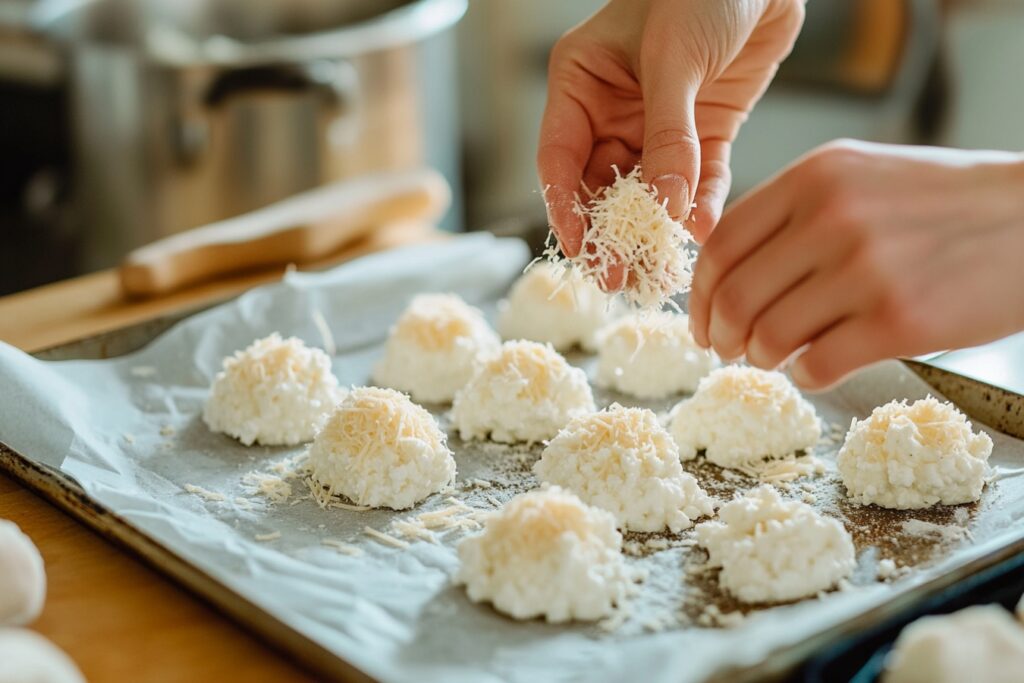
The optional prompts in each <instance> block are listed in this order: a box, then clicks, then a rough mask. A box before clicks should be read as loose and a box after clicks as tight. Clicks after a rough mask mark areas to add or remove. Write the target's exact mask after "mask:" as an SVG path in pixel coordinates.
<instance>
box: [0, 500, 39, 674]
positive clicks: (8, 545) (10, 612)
mask: <svg viewBox="0 0 1024 683" xmlns="http://www.w3.org/2000/svg"><path fill="white" fill-rule="evenodd" d="M45 600H46V570H45V568H44V567H43V557H42V555H40V554H39V550H38V549H37V548H36V546H35V543H33V542H32V539H31V538H29V537H28V536H26V535H25V534H24V533H23V532H22V531H21V529H20V528H18V525H17V524H15V523H14V522H11V521H8V520H6V519H0V626H24V625H25V624H28V623H30V622H32V621H35V619H36V617H38V616H39V613H40V612H42V611H43V602H44V601H45ZM0 661H3V660H0ZM0 678H2V676H0Z"/></svg>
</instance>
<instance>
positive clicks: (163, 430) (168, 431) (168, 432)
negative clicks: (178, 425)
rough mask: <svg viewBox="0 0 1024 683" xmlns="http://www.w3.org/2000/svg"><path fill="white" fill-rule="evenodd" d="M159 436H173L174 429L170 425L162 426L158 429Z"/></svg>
mask: <svg viewBox="0 0 1024 683" xmlns="http://www.w3.org/2000/svg"><path fill="white" fill-rule="evenodd" d="M160 436H174V427H172V426H171V425H163V426H162V427H160Z"/></svg>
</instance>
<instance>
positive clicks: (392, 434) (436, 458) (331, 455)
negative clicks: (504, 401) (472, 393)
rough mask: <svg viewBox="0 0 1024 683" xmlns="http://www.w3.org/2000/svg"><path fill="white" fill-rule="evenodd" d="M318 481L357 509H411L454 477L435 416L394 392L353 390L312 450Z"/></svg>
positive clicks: (450, 456) (310, 450) (453, 463)
mask: <svg viewBox="0 0 1024 683" xmlns="http://www.w3.org/2000/svg"><path fill="white" fill-rule="evenodd" d="M308 464H309V468H310V471H311V473H312V475H313V479H314V480H315V481H317V482H318V483H320V484H321V485H322V486H325V487H327V489H328V490H329V491H330V492H331V494H332V495H333V494H341V495H343V496H345V497H347V498H348V499H349V500H351V501H352V502H353V503H355V504H356V505H369V506H370V507H386V508H392V509H393V510H404V509H406V508H410V507H412V506H413V505H415V504H416V503H418V502H419V501H421V500H423V499H424V498H426V497H427V496H429V495H430V494H432V493H436V492H437V491H440V490H441V489H442V488H444V487H445V486H447V485H448V484H449V483H451V481H452V480H453V479H454V478H455V459H454V458H453V457H452V453H451V451H450V450H448V445H447V444H446V443H445V435H444V433H443V432H442V431H441V430H440V428H439V427H438V426H437V423H436V422H435V421H434V418H433V416H432V415H431V414H430V413H428V412H427V411H426V410H424V409H423V408H422V407H420V406H418V405H416V404H415V403H413V402H412V401H410V400H409V397H408V396H406V395H405V394H402V393H399V392H397V391H395V390H394V389H381V388H378V387H359V388H356V389H352V390H351V391H350V392H349V393H348V395H347V396H346V397H345V399H344V400H343V401H342V402H341V403H340V404H338V407H337V408H336V409H335V410H334V412H333V413H332V414H331V416H330V418H328V420H327V422H326V424H324V428H323V429H321V430H320V433H319V434H317V435H316V439H315V440H314V441H313V445H312V446H310V448H309V460H308Z"/></svg>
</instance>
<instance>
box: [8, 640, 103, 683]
mask: <svg viewBox="0 0 1024 683" xmlns="http://www.w3.org/2000/svg"><path fill="white" fill-rule="evenodd" d="M0 662H2V663H3V664H2V665H0V681H2V683H85V676H83V675H82V672H81V671H79V670H78V667H77V666H75V663H74V662H73V661H71V658H70V657H68V656H67V655H66V654H65V653H64V651H63V650H61V649H60V648H59V647H57V646H56V645H54V644H53V643H51V642H50V641H49V640H47V639H46V638H44V637H43V636H41V635H39V634H38V633H35V632H34V631H29V630H28V629H24V628H0Z"/></svg>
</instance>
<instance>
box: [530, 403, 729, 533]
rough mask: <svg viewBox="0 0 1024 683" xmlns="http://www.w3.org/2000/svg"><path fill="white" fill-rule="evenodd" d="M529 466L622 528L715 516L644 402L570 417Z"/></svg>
mask: <svg viewBox="0 0 1024 683" xmlns="http://www.w3.org/2000/svg"><path fill="white" fill-rule="evenodd" d="M533 471H534V472H535V473H536V475H537V478H538V479H540V480H541V481H543V482H547V483H549V484H557V485H558V486H562V487H564V488H566V489H568V490H570V491H572V492H573V493H575V494H576V495H577V496H579V497H580V498H581V499H582V500H583V502H585V503H587V504H588V505H596V506H597V507H599V508H602V509H604V510H607V511H609V512H611V513H612V514H613V515H615V519H616V523H617V525H618V527H619V528H620V529H628V530H630V531H661V530H663V529H666V528H667V529H670V530H672V531H681V530H683V529H689V528H690V527H691V526H693V520H694V519H697V518H698V517H704V516H707V515H711V514H714V505H713V504H712V500H711V498H709V497H708V495H707V494H706V493H704V490H703V489H701V487H700V486H699V485H698V484H697V480H696V479H694V478H693V477H692V476H691V475H690V474H688V473H686V472H683V468H682V466H681V465H680V464H679V450H678V449H677V448H676V445H675V443H674V442H673V441H672V437H671V436H669V434H668V432H667V431H665V429H664V428H663V427H662V426H661V425H660V424H658V418H657V416H655V414H654V413H653V412H651V411H650V410H646V409H644V408H623V407H622V406H620V405H618V404H614V405H612V406H611V407H610V408H608V409H607V410H602V411H601V412H598V413H590V414H588V415H582V416H580V417H576V418H574V419H573V420H572V421H571V422H569V424H568V425H566V427H565V428H564V429H563V430H562V431H560V432H559V433H558V436H556V437H555V438H554V439H552V440H551V443H549V444H548V446H547V448H545V449H544V453H543V455H542V456H541V459H540V460H538V461H537V464H536V465H534V468H533Z"/></svg>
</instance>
